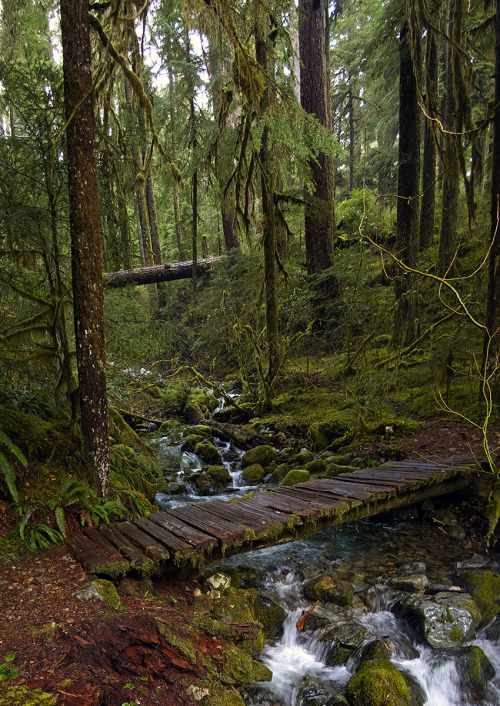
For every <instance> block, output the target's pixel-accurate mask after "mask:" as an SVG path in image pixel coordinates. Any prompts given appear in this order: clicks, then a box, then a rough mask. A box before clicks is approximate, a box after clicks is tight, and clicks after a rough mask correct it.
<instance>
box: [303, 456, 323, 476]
mask: <svg viewBox="0 0 500 706" xmlns="http://www.w3.org/2000/svg"><path fill="white" fill-rule="evenodd" d="M304 468H305V469H306V471H309V473H324V472H325V468H326V466H325V462H324V461H323V459H322V458H315V459H314V461H309V463H306V464H305V466H304Z"/></svg>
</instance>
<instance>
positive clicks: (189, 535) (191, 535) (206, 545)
mask: <svg viewBox="0 0 500 706" xmlns="http://www.w3.org/2000/svg"><path fill="white" fill-rule="evenodd" d="M148 519H149V520H151V521H152V522H154V523H155V524H157V525H159V526H160V527H163V528H164V529H166V530H168V531H169V532H171V533H172V534H175V535H176V536H177V537H180V538H181V539H183V540H184V541H185V542H188V543H189V544H190V545H191V547H196V548H197V549H200V550H204V549H207V550H210V549H211V548H212V547H214V546H215V545H216V544H217V539H216V538H215V537H211V536H210V535H208V534H205V533H204V532H200V531H199V530H196V529H195V528H194V527H191V526H190V525H187V524H186V523H185V522H183V521H182V520H179V519H178V518H177V517H174V516H173V515H167V513H165V512H155V513H153V514H152V515H149V517H148Z"/></svg>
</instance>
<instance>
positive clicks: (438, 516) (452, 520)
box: [432, 507, 457, 525]
mask: <svg viewBox="0 0 500 706" xmlns="http://www.w3.org/2000/svg"><path fill="white" fill-rule="evenodd" d="M432 517H433V518H434V519H435V520H437V521H438V522H439V523H442V524H443V525H456V524H457V517H456V515H455V513H454V512H452V511H451V510H448V509H447V508H445V507H443V508H441V509H440V510H434V512H433V513H432Z"/></svg>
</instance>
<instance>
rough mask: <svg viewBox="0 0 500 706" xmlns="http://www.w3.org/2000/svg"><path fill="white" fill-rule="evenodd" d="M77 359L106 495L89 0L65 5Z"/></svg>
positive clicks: (85, 418) (90, 452)
mask: <svg viewBox="0 0 500 706" xmlns="http://www.w3.org/2000/svg"><path fill="white" fill-rule="evenodd" d="M61 36H62V47H63V68H64V104H65V113H66V119H67V121H68V124H67V129H66V141H67V155H68V185H69V215H70V231H71V254H72V273H73V308H74V318H75V335H76V359H77V365H78V377H79V382H80V406H81V425H82V435H83V441H84V451H85V453H86V455H87V457H88V459H89V461H90V463H91V464H92V466H93V468H94V469H95V472H96V473H97V477H98V480H99V485H100V489H101V493H102V495H103V496H105V495H106V492H107V489H108V483H109V426H108V400H107V393H106V354H105V347H104V329H103V318H104V297H103V286H102V255H101V218H100V213H99V200H98V191H97V161H96V154H95V142H94V130H95V125H94V113H93V107H92V75H91V54H90V34H89V6H88V1H87V0H61Z"/></svg>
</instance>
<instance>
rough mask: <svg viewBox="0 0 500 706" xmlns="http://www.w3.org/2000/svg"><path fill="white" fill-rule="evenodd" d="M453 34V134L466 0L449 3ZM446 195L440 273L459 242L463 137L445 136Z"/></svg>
mask: <svg viewBox="0 0 500 706" xmlns="http://www.w3.org/2000/svg"><path fill="white" fill-rule="evenodd" d="M449 12H450V35H451V37H452V40H453V42H452V43H451V46H449V47H448V49H447V62H446V73H445V91H446V97H445V127H446V129H447V130H448V131H451V133H456V132H457V131H458V121H457V112H458V105H457V100H456V93H455V86H456V81H455V78H456V77H455V74H456V72H457V71H458V70H459V68H458V63H459V62H460V61H462V57H461V45H462V26H463V22H464V0H456V1H455V0H450V9H449ZM442 140H443V149H442V161H443V194H442V211H441V229H440V233H439V252H438V262H437V266H436V271H437V274H439V275H445V274H446V273H448V274H450V273H451V266H452V262H453V257H454V255H455V250H456V243H457V224H458V195H459V189H460V161H459V159H460V137H459V135H456V134H448V133H446V134H443V136H442Z"/></svg>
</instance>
